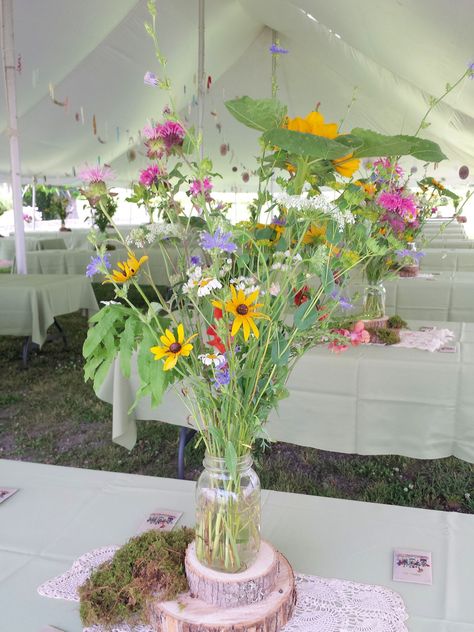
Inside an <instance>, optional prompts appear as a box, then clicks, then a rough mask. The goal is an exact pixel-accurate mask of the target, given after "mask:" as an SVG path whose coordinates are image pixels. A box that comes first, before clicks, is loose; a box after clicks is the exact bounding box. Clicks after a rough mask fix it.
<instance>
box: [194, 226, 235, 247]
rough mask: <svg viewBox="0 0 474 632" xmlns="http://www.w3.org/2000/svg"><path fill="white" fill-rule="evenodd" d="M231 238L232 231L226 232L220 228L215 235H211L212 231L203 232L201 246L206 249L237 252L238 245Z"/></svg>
mask: <svg viewBox="0 0 474 632" xmlns="http://www.w3.org/2000/svg"><path fill="white" fill-rule="evenodd" d="M231 238H232V233H231V232H229V233H224V232H222V230H221V229H220V228H218V229H217V230H216V232H215V233H214V235H211V233H202V235H201V246H202V247H203V248H204V250H213V249H214V248H216V249H218V250H222V252H235V251H236V250H237V246H236V245H235V244H234V243H233V242H232V241H231Z"/></svg>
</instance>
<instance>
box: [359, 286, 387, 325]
mask: <svg viewBox="0 0 474 632" xmlns="http://www.w3.org/2000/svg"><path fill="white" fill-rule="evenodd" d="M386 294H387V292H386V290H385V287H384V284H383V282H382V281H378V282H374V283H370V284H369V285H367V286H366V288H365V290H364V314H363V316H364V318H365V319H370V320H372V319H375V318H383V317H384V316H385V299H386Z"/></svg>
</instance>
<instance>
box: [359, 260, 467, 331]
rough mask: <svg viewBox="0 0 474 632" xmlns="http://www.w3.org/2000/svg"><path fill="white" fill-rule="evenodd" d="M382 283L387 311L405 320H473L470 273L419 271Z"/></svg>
mask: <svg viewBox="0 0 474 632" xmlns="http://www.w3.org/2000/svg"><path fill="white" fill-rule="evenodd" d="M384 285H385V287H386V290H387V303H386V304H387V313H388V314H398V315H399V316H401V317H402V318H405V319H418V320H428V319H432V320H436V321H450V322H452V321H455V322H474V273H473V272H447V271H441V272H435V273H433V275H429V273H426V272H423V273H422V274H420V275H419V276H418V277H414V278H400V277H396V278H395V279H392V280H389V281H387V282H385V283H384ZM358 289H359V290H361V287H360V286H359V288H358Z"/></svg>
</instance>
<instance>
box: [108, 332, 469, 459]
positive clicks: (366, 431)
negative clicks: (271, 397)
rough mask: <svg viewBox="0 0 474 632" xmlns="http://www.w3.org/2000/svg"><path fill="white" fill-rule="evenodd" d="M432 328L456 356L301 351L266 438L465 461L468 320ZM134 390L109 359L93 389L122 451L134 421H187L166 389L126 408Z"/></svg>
mask: <svg viewBox="0 0 474 632" xmlns="http://www.w3.org/2000/svg"><path fill="white" fill-rule="evenodd" d="M420 325H421V323H413V325H412V326H413V327H418V326H420ZM437 325H438V326H439V327H450V328H451V329H452V330H453V331H454V332H455V333H456V337H457V339H458V340H460V343H459V349H458V351H457V352H456V353H439V352H435V353H430V352H429V351H420V350H418V349H403V348H390V347H377V346H361V347H358V348H351V349H349V350H348V351H346V352H345V353H343V354H340V355H335V354H333V353H331V352H330V351H329V350H328V349H327V348H326V347H320V348H317V349H313V350H311V351H310V352H309V353H307V354H305V355H304V356H303V357H302V358H301V359H300V360H299V361H298V364H297V365H296V367H295V369H294V371H293V373H292V375H291V377H290V380H289V383H288V388H289V390H290V397H289V398H287V399H284V400H282V401H281V402H280V403H279V407H278V411H273V412H272V413H271V414H270V421H269V424H268V426H267V428H268V432H269V434H270V437H271V438H272V439H274V440H276V441H285V442H288V443H294V444H297V445H303V446H308V447H314V448H320V449H323V450H331V451H337V452H346V453H358V454H401V455H403V456H410V457H415V458H424V459H428V458H441V457H445V456H449V455H452V454H454V455H455V456H458V457H459V458H461V459H465V460H466V461H470V462H473V463H474V324H465V325H460V324H459V323H449V324H446V323H437ZM138 388H139V380H138V376H137V372H136V369H135V367H134V370H133V371H132V375H131V377H130V379H127V378H125V377H124V376H123V375H122V372H121V370H120V366H119V363H118V362H116V363H115V364H114V365H113V367H112V370H111V371H110V372H109V374H108V376H107V377H106V379H105V382H104V383H103V385H102V387H101V388H100V390H99V393H98V395H99V397H100V398H101V399H103V400H104V401H107V402H109V403H111V404H113V430H112V434H113V440H114V441H115V442H116V443H119V444H120V445H123V446H125V447H127V448H129V449H131V448H132V447H133V446H134V444H135V441H136V420H137V419H139V420H159V421H164V422H167V423H172V424H175V425H180V426H185V425H187V419H188V412H187V410H186V408H185V407H184V405H183V404H182V402H181V400H180V399H179V397H178V395H176V393H175V391H174V390H171V391H168V392H167V393H166V395H165V397H164V399H163V401H162V403H161V405H160V406H159V407H158V408H154V409H153V408H151V405H150V399H149V397H145V398H143V399H141V400H140V401H139V403H138V405H137V407H136V408H135V409H134V410H133V411H132V412H129V410H130V408H131V406H132V403H133V401H134V398H135V393H136V392H137V390H138Z"/></svg>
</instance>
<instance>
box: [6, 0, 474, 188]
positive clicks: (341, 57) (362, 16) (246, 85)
mask: <svg viewBox="0 0 474 632" xmlns="http://www.w3.org/2000/svg"><path fill="white" fill-rule="evenodd" d="M157 6H158V34H159V38H160V43H161V47H162V50H163V52H164V54H165V55H166V56H167V58H168V62H169V75H170V76H171V78H172V80H173V84H174V90H175V94H176V103H177V106H178V108H179V109H180V110H181V112H182V114H183V115H185V116H186V117H187V118H188V119H189V124H192V123H193V122H194V123H195V122H196V118H197V112H196V110H197V108H196V105H195V103H196V101H195V95H196V92H197V89H196V83H195V77H196V70H197V68H196V67H197V12H198V2H197V0H195V2H190V0H158V1H157ZM14 9H15V14H14V22H15V49H16V53H17V54H18V55H20V56H21V65H22V70H21V73H18V74H17V102H18V116H19V132H20V149H21V160H22V174H23V176H24V178H25V179H28V178H31V177H32V176H37V177H38V178H41V177H43V176H46V177H47V178H48V179H50V180H51V179H58V180H65V179H67V178H68V177H70V176H71V174H72V173H73V169H78V168H79V167H80V166H81V165H82V164H84V163H85V162H88V163H90V164H93V163H95V162H96V161H97V160H98V159H100V160H101V162H107V163H109V164H111V165H112V166H113V167H114V169H115V170H116V171H117V173H118V175H119V181H120V182H121V183H122V184H127V183H129V182H130V180H132V179H133V178H136V175H137V171H138V169H139V168H140V167H142V166H143V165H144V164H145V163H146V158H145V156H144V155H143V151H142V149H141V147H140V143H139V130H140V129H141V128H142V127H143V125H144V123H146V121H147V119H149V118H150V117H151V118H155V119H159V117H160V113H161V110H162V108H163V107H164V106H165V105H166V95H164V94H163V93H161V92H160V91H159V90H156V89H152V88H149V87H147V86H145V85H144V84H143V76H144V74H145V72H146V71H147V70H152V71H155V72H157V70H158V69H157V68H156V63H155V60H154V53H153V48H152V43H151V40H150V38H149V37H148V36H147V35H146V34H145V32H144V28H143V24H144V22H145V21H146V20H147V9H146V0H101V2H97V1H96V0H81V2H77V1H76V0H42V1H41V2H35V3H32V2H31V1H30V0H15V3H14ZM473 21H474V3H473V2H472V0H457V1H456V10H455V11H454V10H453V4H452V2H450V0H364V2H363V3H359V2H347V0H331V2H327V1H326V0H206V73H207V74H208V75H209V76H210V77H211V78H212V86H211V87H210V89H209V90H208V92H207V95H206V111H205V124H204V138H205V150H206V153H207V154H210V155H211V157H212V158H213V159H214V161H215V166H216V169H218V170H219V171H221V172H222V174H223V176H224V181H223V183H222V186H221V187H220V188H225V189H237V190H245V189H252V188H253V187H254V182H253V180H252V178H251V179H250V181H249V182H248V183H247V184H245V183H244V182H243V181H242V173H243V172H246V171H247V172H249V173H250V172H251V171H252V170H253V169H254V168H255V160H254V154H255V153H256V152H257V142H256V141H257V134H256V133H254V132H253V131H252V130H247V129H245V128H243V127H242V126H241V125H240V124H239V123H237V122H236V121H234V120H233V119H232V118H231V117H230V115H229V114H228V113H227V111H226V109H225V107H224V104H223V101H224V100H225V99H229V98H234V97H236V96H241V95H243V94H248V95H250V96H253V97H268V96H269V95H270V89H271V76H270V74H271V71H270V68H271V56H270V53H269V51H268V47H269V45H270V43H271V29H275V30H276V31H277V32H278V34H279V38H280V41H281V44H282V45H283V46H284V47H285V48H288V49H289V50H290V53H289V54H288V55H284V56H281V57H280V59H279V68H278V83H279V89H280V98H281V100H282V101H284V102H286V103H287V104H288V107H289V113H290V115H291V116H296V115H305V114H306V113H307V112H309V111H310V110H311V109H312V108H314V107H315V105H316V103H318V102H320V104H321V105H320V111H321V112H322V113H323V114H324V115H325V116H326V119H327V120H331V121H339V120H341V119H343V118H344V119H345V120H344V124H343V128H344V129H345V130H349V129H351V128H352V127H355V126H361V127H370V128H372V129H375V130H377V131H380V132H382V133H390V134H392V133H400V132H402V133H413V132H414V131H415V130H416V128H417V125H418V123H419V121H420V119H421V117H422V116H423V114H424V112H425V111H426V109H427V107H428V103H429V99H430V97H431V96H438V95H440V94H441V93H442V92H443V90H444V86H445V84H446V82H447V81H451V82H453V81H454V80H455V79H457V78H458V77H459V76H460V75H461V74H462V72H463V71H464V70H465V68H466V66H467V64H468V63H470V62H471V61H474V50H473V47H472V43H471V42H472V38H471V33H470V31H471V27H472V23H473ZM50 84H52V85H53V86H54V95H55V98H56V99H57V100H58V101H59V102H63V101H64V100H66V99H67V101H68V105H67V107H62V106H60V105H57V104H55V103H54V102H53V100H52V98H51V96H50V93H49V85H50ZM355 88H356V89H357V91H356V100H355V102H354V103H353V105H352V107H351V108H350V111H349V112H347V106H348V104H349V103H350V101H351V99H352V95H353V92H354V89H355ZM2 97H3V95H2ZM82 114H84V123H82ZM93 117H95V121H96V128H97V129H96V131H97V133H96V134H94V131H93ZM6 121H7V116H6V111H5V104H4V99H3V98H2V99H1V103H0V173H3V174H4V175H6V174H8V172H9V156H8V143H7V129H6ZM429 121H430V123H431V125H430V127H429V128H428V129H426V130H424V131H423V132H422V135H423V136H425V137H427V138H430V139H432V140H434V141H436V142H438V143H439V144H440V145H441V147H442V148H443V150H444V151H445V153H446V154H447V155H448V157H449V159H450V160H449V162H447V163H446V164H442V165H441V166H440V168H439V170H438V172H437V173H438V175H439V176H443V177H446V179H447V180H448V181H449V182H455V183H459V180H458V178H457V171H458V169H459V167H460V166H461V165H462V164H466V165H468V166H469V167H470V169H471V171H474V81H469V80H466V81H465V82H464V83H463V84H462V85H461V86H460V87H459V88H457V89H456V90H455V91H454V92H453V93H452V94H450V95H449V96H448V98H447V99H446V101H445V102H444V103H443V104H442V105H440V106H439V107H437V108H436V110H435V111H434V112H433V113H432V115H431V116H430V119H429ZM222 144H228V145H229V152H228V153H227V155H226V156H221V155H220V152H219V147H220V146H221V145H222ZM131 149H133V150H134V151H135V152H136V159H134V160H131V158H133V156H131V154H130V152H129V150H131ZM410 164H412V163H410Z"/></svg>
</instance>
